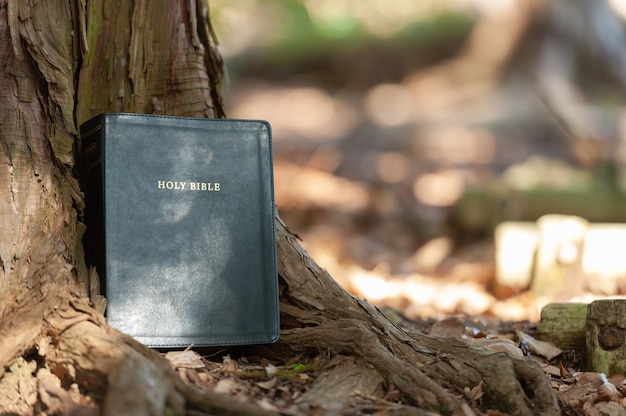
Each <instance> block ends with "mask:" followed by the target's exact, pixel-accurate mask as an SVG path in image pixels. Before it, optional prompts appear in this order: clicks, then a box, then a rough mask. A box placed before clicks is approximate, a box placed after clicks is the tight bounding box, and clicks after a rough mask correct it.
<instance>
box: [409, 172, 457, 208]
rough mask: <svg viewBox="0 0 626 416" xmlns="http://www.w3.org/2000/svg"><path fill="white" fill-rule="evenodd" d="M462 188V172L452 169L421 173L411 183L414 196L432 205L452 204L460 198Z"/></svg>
mask: <svg viewBox="0 0 626 416" xmlns="http://www.w3.org/2000/svg"><path fill="white" fill-rule="evenodd" d="M464 190H465V184H464V179H463V174H462V173H461V172H460V171H458V170H452V169H446V170H442V171H439V172H434V173H427V174H425V175H422V176H420V177H419V178H417V180H416V181H415V183H414V185H413V193H414V195H415V198H416V199H417V200H418V201H420V202H422V203H424V204H427V205H434V206H450V205H453V204H454V203H455V202H457V201H458V200H459V198H461V195H462V194H463V191H464Z"/></svg>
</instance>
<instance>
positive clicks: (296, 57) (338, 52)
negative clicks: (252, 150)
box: [216, 0, 626, 320]
mask: <svg viewBox="0 0 626 416" xmlns="http://www.w3.org/2000/svg"><path fill="white" fill-rule="evenodd" d="M248 1H249V3H250V7H249V8H248V9H246V8H242V7H236V8H234V7H232V6H231V5H228V4H226V3H223V2H219V1H217V2H216V5H217V9H218V10H217V13H216V16H217V19H216V22H217V24H218V25H219V24H220V18H221V16H223V17H224V21H225V22H227V23H228V22H231V21H232V19H235V18H237V19H240V21H244V20H245V19H248V20H246V21H248V22H249V23H250V24H249V25H248V26H247V28H246V31H244V32H243V33H242V34H240V35H239V34H238V35H237V39H235V38H233V39H229V38H224V39H223V42H222V49H223V52H224V55H225V56H226V57H227V58H229V60H230V62H231V63H232V66H231V68H232V73H231V76H232V78H233V79H236V80H237V81H238V82H237V83H233V84H231V85H230V86H228V87H227V90H226V103H227V106H228V107H229V110H228V114H229V116H230V117H234V118H261V119H267V120H269V121H270V122H271V124H272V127H273V133H274V140H275V149H274V151H275V160H276V164H275V186H276V201H277V206H278V210H279V213H280V215H281V217H282V218H283V219H284V220H285V222H286V223H287V224H288V225H289V227H290V228H291V229H292V230H293V231H294V232H296V233H297V234H298V235H299V236H300V237H301V238H302V239H303V245H304V247H305V248H306V249H307V250H308V251H309V252H310V253H311V254H312V256H313V257H314V258H315V259H316V260H317V261H318V262H319V263H320V265H322V266H323V267H325V268H327V269H328V270H329V272H330V273H331V274H332V276H333V277H334V278H335V279H336V280H337V281H338V282H339V283H340V284H341V285H342V286H344V287H345V288H346V289H348V290H349V291H351V292H352V293H354V294H355V295H357V296H360V297H364V298H366V299H367V300H368V301H369V302H371V303H373V304H376V305H378V306H389V307H393V308H395V309H396V310H398V311H400V312H402V313H404V314H405V315H406V316H407V317H410V318H417V317H422V318H424V317H443V316H446V315H480V316H497V317H500V318H501V319H509V320H520V319H533V320H537V319H539V312H540V310H541V307H542V306H543V305H544V304H545V303H546V302H549V301H550V300H551V298H549V297H546V296H543V295H541V294H538V293H537V292H534V291H532V290H531V285H532V277H531V276H529V275H528V270H532V269H533V268H534V267H536V264H535V262H536V253H535V251H536V250H538V249H539V247H540V246H541V244H542V238H544V240H545V238H547V237H540V236H539V235H538V234H537V233H536V231H533V230H535V228H534V227H536V223H535V221H537V220H538V219H539V218H540V217H541V216H542V215H544V214H551V213H563V214H574V215H578V216H580V217H581V218H584V219H586V220H588V221H589V223H590V224H591V225H593V224H594V223H599V222H620V221H625V222H626V213H624V211H621V208H620V207H621V205H620V204H621V202H614V201H619V198H620V197H619V196H618V195H619V193H613V192H614V191H615V190H616V189H619V192H622V191H625V190H626V188H625V187H624V184H625V183H626V180H624V178H625V177H626V175H625V174H624V173H623V172H624V169H623V167H622V165H623V163H624V160H625V159H626V157H625V156H624V149H625V148H626V146H624V143H625V142H624V137H626V133H624V132H625V131H626V129H625V128H624V126H625V125H626V124H625V123H624V122H623V120H624V116H623V114H625V113H626V110H624V108H626V107H625V106H626V102H624V100H623V99H622V98H621V95H622V94H621V92H617V91H621V89H622V88H626V83H623V82H622V81H621V79H622V78H621V76H620V75H619V72H620V71H621V69H620V68H622V66H621V65H623V63H624V62H626V55H625V54H624V53H622V52H620V51H619V48H616V47H615V45H617V44H620V45H621V47H626V45H622V44H621V43H620V42H622V40H623V39H624V38H621V37H619V36H615V33H618V29H616V28H615V26H614V22H616V21H617V20H614V19H618V18H619V17H616V16H621V15H620V14H619V13H617V14H615V13H613V12H612V10H613V11H616V12H620V11H621V10H624V2H623V1H621V0H611V1H609V2H607V3H606V4H604V6H602V5H598V6H597V9H593V13H595V14H594V15H595V16H596V17H597V18H598V19H606V20H605V21H606V27H603V26H602V25H599V24H598V22H595V23H594V22H591V21H589V22H587V21H585V20H584V19H582V18H580V19H578V17H579V14H580V16H582V15H588V14H589V13H591V9H592V6H591V5H584V6H581V8H580V9H571V10H570V12H569V13H570V15H569V16H570V17H572V16H574V17H572V19H577V20H571V19H570V20H571V21H572V22H576V23H575V24H574V23H571V24H569V23H567V24H566V23H565V22H566V20H567V19H565V14H563V13H562V12H563V10H564V9H561V8H560V7H567V6H566V5H565V3H563V2H557V3H558V4H555V5H554V7H546V8H542V7H543V6H541V5H539V4H535V3H533V2H527V1H524V0H507V1H499V2H495V3H494V2H491V1H484V0H446V1H420V2H415V1H403V0H397V1H392V2H389V1H382V0H381V1H370V2H362V1H356V0H335V1H317V0H314V1H309V0H302V1H296V2H293V4H291V6H290V7H291V9H290V8H289V7H286V6H285V4H282V3H279V2H268V3H267V4H268V6H267V10H266V12H265V13H266V16H267V18H264V19H257V20H262V21H264V22H265V23H260V22H253V20H254V19H253V18H251V17H250V16H252V15H253V14H254V13H256V12H257V11H258V10H259V9H258V2H255V1H252V0H248ZM496 3H497V4H496ZM264 4H265V3H264ZM237 13H239V14H240V16H238V17H235V15H236V14H237ZM536 13H539V14H541V13H543V14H545V18H544V19H543V20H538V19H535V16H536ZM571 13H574V14H571ZM576 13H578V14H576ZM620 13H621V12H620ZM577 16H578V17H577ZM607 16H608V17H607ZM564 19H565V20H564ZM267 22H271V23H270V24H269V25H268V23H267ZM435 22H436V23H435ZM622 23H623V22H622ZM222 24H223V23H222ZM264 25H265V26H264ZM585 25H588V26H585ZM244 27H245V25H244ZM584 28H588V29H589V33H590V35H589V39H588V40H587V41H583V40H582V39H581V38H580V37H579V36H577V35H576V33H575V32H576V31H578V32H581V31H582V30H583V29H584ZM281 30H283V31H282V32H281ZM248 31H249V32H250V33H252V32H253V31H256V38H255V37H254V36H251V35H250V33H248ZM581 33H582V32H581ZM603 39H604V40H605V41H606V43H603ZM246 42H247V44H246ZM589 45H595V47H596V50H597V51H603V52H597V53H599V54H600V55H597V54H596V55H591V56H594V58H593V59H596V60H597V59H603V60H605V61H606V62H607V63H609V62H611V63H612V64H611V65H608V64H607V65H606V66H605V69H606V71H605V72H602V69H597V68H596V69H593V68H594V65H593V64H590V65H588V64H583V63H584V62H586V61H588V60H589V59H590V58H589V56H590V55H588V50H587V48H588V46H589ZM604 46H606V48H605V47H604ZM244 48H247V50H248V51H250V50H252V49H254V50H256V51H259V50H261V51H262V52H261V53H255V54H254V55H252V54H250V53H243V50H244ZM281 48H282V49H281ZM263 51H266V52H263ZM281 51H283V52H282V53H281ZM263 53H266V54H267V56H266V57H264V56H263ZM620 54H621V55H620ZM599 57H600V58H599ZM273 59H275V60H274V61H272V60H273ZM613 64H614V65H613ZM612 68H613V69H612ZM599 74H604V75H599ZM261 80H262V81H261ZM592 191H593V196H589V194H588V193H589V192H592ZM558 192H562V193H563V194H559V193H558ZM614 198H617V199H614ZM590 201H596V202H595V203H590ZM601 201H605V202H601ZM606 201H612V202H606ZM506 221H518V222H520V223H521V222H524V223H525V224H526V225H527V226H528V228H526V229H525V228H524V227H522V226H519V227H518V226H516V227H513V229H507V230H506V232H505V233H500V231H497V230H496V228H497V226H498V225H499V224H501V223H504V222H506ZM620 238H622V237H621V234H620V233H618V232H613V231H607V232H604V231H601V230H596V229H594V228H593V227H592V226H590V228H589V235H588V236H587V244H588V250H587V251H586V252H585V253H587V254H585V257H584V258H583V257H581V258H580V261H582V262H583V263H584V268H585V273H587V274H590V275H593V274H594V273H595V274H598V273H599V274H602V275H605V276H613V277H607V278H606V279H608V280H606V281H605V283H603V284H598V283H594V284H587V285H582V286H580V287H577V289H576V291H574V292H575V293H574V292H572V293H568V296H569V297H568V298H561V299H560V300H570V299H578V300H581V299H585V300H587V301H588V300H590V299H595V298H596V297H597V296H606V295H612V296H619V295H622V294H624V293H626V284H623V283H622V280H623V277H624V276H626V264H623V262H622V261H621V260H618V257H619V255H618V249H616V248H612V249H609V247H619V244H620V243H619V241H622V240H620ZM618 240H619V241H618ZM604 241H606V243H603V242H604ZM546 244H547V242H546V241H543V247H546ZM501 245H504V246H506V247H513V249H512V250H510V251H503V252H499V251H498V247H499V246H501ZM556 250H557V251H558V253H559V256H560V257H559V256H557V257H559V258H560V261H564V262H565V263H568V262H571V261H578V260H576V259H578V257H577V256H578V255H579V254H582V251H581V250H580V248H576V246H574V245H572V244H569V245H568V244H564V245H563V246H562V247H559V248H557V249H556ZM572 259H574V260H572ZM600 269H601V271H598V270H600ZM499 275H507V276H509V279H510V280H509V281H508V282H507V285H508V286H507V285H504V284H501V283H500V282H498V276H499ZM516 279H517V280H516Z"/></svg>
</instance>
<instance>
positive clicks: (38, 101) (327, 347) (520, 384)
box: [0, 0, 558, 415]
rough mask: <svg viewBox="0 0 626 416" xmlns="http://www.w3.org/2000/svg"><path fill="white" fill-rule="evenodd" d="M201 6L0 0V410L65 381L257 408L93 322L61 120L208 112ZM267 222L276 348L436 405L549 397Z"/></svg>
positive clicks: (147, 400)
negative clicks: (353, 288) (384, 307)
mask: <svg viewBox="0 0 626 416" xmlns="http://www.w3.org/2000/svg"><path fill="white" fill-rule="evenodd" d="M206 15H207V10H206V7H205V3H204V2H201V1H200V0H179V1H176V0H163V1H161V2H157V3H155V2H151V3H150V4H148V2H147V1H146V0H135V1H119V0H118V1H101V0H100V1H97V0H93V1H86V2H84V1H78V0H76V1H61V0H55V1H47V2H43V1H40V2H28V1H26V0H21V1H18V0H9V1H7V0H0V55H1V56H0V62H2V65H0V77H1V79H2V81H1V82H2V85H3V88H1V89H0V109H1V110H2V111H0V114H1V116H0V117H1V118H2V119H1V122H0V142H1V144H2V145H1V146H0V264H1V266H2V272H3V276H2V277H1V279H2V280H1V281H0V297H1V299H2V302H1V303H0V363H1V364H2V366H1V367H0V413H14V414H31V413H33V411H44V412H46V413H47V414H55V413H59V414H69V413H72V414H90V413H94V411H93V410H91V409H88V408H84V407H81V406H79V405H77V404H75V403H74V401H73V400H72V398H71V395H70V393H68V391H71V390H72V389H79V390H80V391H81V392H82V393H83V394H86V395H88V396H89V397H91V399H92V400H93V402H94V403H95V404H97V405H98V406H99V408H100V414H103V415H121V414H132V415H163V414H168V415H181V414H190V413H193V414H208V413H210V414H215V413H219V414H228V413H232V414H241V413H248V414H265V413H267V412H266V411H263V410H261V409H258V408H254V407H252V406H251V405H249V404H246V403H242V402H239V401H236V400H234V399H232V398H230V397H225V396H222V395H215V394H209V393H205V392H199V391H198V390H196V389H195V388H193V387H190V386H188V385H186V384H185V383H184V382H183V381H182V380H181V379H180V378H179V377H178V376H177V375H176V373H175V372H174V370H173V369H172V368H171V366H170V365H169V363H167V362H166V361H165V360H164V359H163V358H162V357H161V356H160V355H159V354H158V353H157V352H155V351H152V350H150V349H148V348H146V347H144V346H142V345H140V344H139V343H137V342H135V341H134V340H133V339H132V338H130V337H128V336H125V335H123V334H120V333H119V332H117V331H115V330H113V329H111V328H109V327H107V325H106V323H105V321H104V318H103V317H102V315H101V314H100V313H98V312H96V310H94V309H93V306H94V305H93V303H91V302H90V300H89V297H88V294H89V290H90V289H93V287H92V288H90V287H89V277H88V276H89V273H88V272H87V270H86V268H85V265H84V262H83V253H82V246H81V244H80V241H81V235H82V231H83V230H82V226H81V224H80V222H79V216H80V212H81V210H82V209H83V202H82V196H81V194H80V191H79V188H78V184H77V181H76V178H75V176H74V174H73V163H74V162H73V153H72V148H73V145H74V140H75V138H76V130H77V125H79V124H80V123H82V122H83V121H85V120H87V119H88V118H89V117H91V116H93V115H95V114H97V113H100V112H104V111H128V112H138V113H165V114H170V115H186V116H198V117H207V116H212V117H222V116H223V115H224V114H223V111H222V108H221V103H220V101H219V93H218V89H217V86H218V84H219V78H220V70H221V69H220V68H221V67H220V65H221V64H220V61H219V57H218V55H217V54H216V53H215V48H214V45H213V44H212V41H211V36H210V29H209V27H208V25H207V21H206ZM233 30H236V28H233ZM277 236H278V250H279V274H280V276H281V282H282V294H281V313H282V318H283V331H282V336H281V341H280V343H279V344H277V345H275V346H274V347H273V349H274V350H275V351H276V352H278V353H280V352H281V351H285V350H287V351H289V352H293V351H307V352H311V353H314V354H316V353H320V352H321V353H324V354H327V353H330V354H332V355H337V356H339V355H344V356H353V357H355V358H354V359H355V360H357V361H356V362H358V363H359V365H363V366H365V367H366V368H364V371H363V377H364V378H366V379H367V380H369V381H367V382H365V380H363V383H364V384H360V386H361V388H365V387H367V388H368V389H371V391H372V392H373V393H375V392H376V391H377V387H376V386H377V385H378V384H379V383H380V380H382V379H386V380H387V381H388V382H391V383H393V384H394V385H395V386H397V388H398V389H400V390H401V391H402V392H403V393H404V394H405V395H406V396H407V397H408V398H409V399H410V400H411V402H412V403H413V404H414V405H416V406H417V407H420V408H427V409H434V410H437V411H441V412H443V413H451V412H453V411H454V410H455V409H457V408H459V406H460V403H461V402H462V400H463V398H462V397H463V394H464V390H463V387H470V388H471V387H476V386H477V385H479V384H480V383H481V382H482V383H483V385H484V387H483V389H484V391H485V399H484V400H485V401H484V405H485V407H486V408H498V409H501V410H503V411H507V412H516V413H517V414H538V413H544V414H555V413H557V412H558V407H557V404H556V400H555V398H554V396H553V395H552V392H551V389H550V386H549V385H548V381H547V379H546V378H545V376H544V374H543V372H542V371H541V369H540V368H539V367H538V366H537V365H536V364H534V362H533V361H530V360H526V359H523V358H516V357H511V356H508V355H505V354H496V353H492V352H489V351H487V350H483V349H478V348H470V347H468V346H467V345H465V344H463V343H461V342H451V341H450V340H442V339H435V338H429V337H426V336H424V335H420V334H416V333H408V332H405V331H404V330H402V329H400V328H398V327H396V326H395V325H394V324H392V323H391V322H390V321H389V320H387V319H386V318H385V317H384V315H383V314H381V313H380V312H379V311H378V310H377V309H375V308H373V307H372V306H370V305H369V304H368V303H366V302H364V301H362V300H359V299H356V298H354V297H352V296H351V295H349V294H348V293H347V292H346V291H344V290H343V289H342V288H341V287H339V286H338V285H337V284H336V283H335V281H334V280H333V279H332V278H331V277H330V276H329V275H328V274H327V273H326V272H325V271H323V270H321V269H320V268H319V267H318V266H317V265H316V264H315V263H314V261H313V260H312V259H311V258H310V257H309V256H308V255H307V254H306V253H305V252H304V251H303V250H302V249H301V248H300V246H299V245H298V243H297V241H296V238H295V237H294V236H293V235H292V234H291V233H290V232H289V231H288V230H287V229H286V227H284V225H283V224H282V223H281V222H280V221H279V222H278V224H277ZM341 368H345V369H346V370H345V371H346V372H349V373H350V372H351V373H352V374H354V371H356V370H355V366H354V365H352V366H348V364H342V366H341ZM329 377H330V376H329ZM330 379H333V380H334V379H335V378H330ZM330 379H329V378H328V377H326V378H324V377H320V382H319V383H320V384H318V386H317V387H316V389H318V390H319V391H323V388H324V386H323V383H325V382H328V380H330ZM353 379H354V377H348V378H347V379H345V381H346V383H348V382H349V383H353V382H354V380H353ZM325 380H326V381H325ZM343 384H344V383H342V382H339V383H338V384H337V389H339V388H340V387H341V388H343V389H344V391H346V390H345V389H346V388H348V389H349V388H350V387H349V386H348V387H345V386H343ZM350 386H352V384H350ZM314 392H315V390H314V391H313V393H311V395H310V396H308V397H307V398H305V400H315V396H314ZM73 412H76V413H73ZM415 414H420V412H419V411H416V413H415Z"/></svg>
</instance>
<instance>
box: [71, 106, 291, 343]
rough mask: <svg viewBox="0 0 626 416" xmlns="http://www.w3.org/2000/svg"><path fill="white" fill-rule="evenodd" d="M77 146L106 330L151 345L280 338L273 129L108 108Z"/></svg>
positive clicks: (88, 246) (88, 251)
mask: <svg viewBox="0 0 626 416" xmlns="http://www.w3.org/2000/svg"><path fill="white" fill-rule="evenodd" d="M81 140H82V141H81V149H82V150H81V153H82V160H81V165H82V172H81V182H82V186H83V191H84V194H85V202H86V208H85V223H86V225H87V232H86V234H85V238H84V243H85V255H86V259H87V263H88V264H89V265H93V266H95V267H96V269H97V271H98V273H99V275H100V279H101V285H102V288H103V292H104V295H105V296H106V298H107V310H106V317H107V321H108V322H109V324H110V325H111V326H113V327H114V328H117V329H119V330H120V331H122V332H125V333H127V334H129V335H132V336H133V337H134V338H136V339H137V340H138V341H140V342H142V343H144V344H146V345H148V346H151V347H186V346H188V345H190V344H194V345H196V346H225V345H244V344H263V343H271V342H274V341H276V340H277V339H278V334H279V309H278V281H277V272H276V241H275V228H274V216H275V212H274V209H275V208H274V196H273V173H272V148H271V130H270V126H269V124H268V123H267V122H264V121H253V120H218V119H201V118H185V117H168V116H154V115H139V114H123V113H112V114H101V115H99V116H97V117H95V118H93V119H91V120H89V121H88V122H86V123H84V124H83V125H82V126H81Z"/></svg>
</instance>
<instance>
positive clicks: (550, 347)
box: [515, 330, 563, 361]
mask: <svg viewBox="0 0 626 416" xmlns="http://www.w3.org/2000/svg"><path fill="white" fill-rule="evenodd" d="M515 334H516V335H517V337H518V339H519V342H520V343H524V344H526V346H527V347H528V349H529V350H530V352H532V353H533V354H537V355H540V356H542V357H544V358H545V359H547V360H548V361H550V360H552V359H553V358H556V357H557V356H559V355H560V354H561V353H562V352H563V351H562V350H561V349H560V348H558V347H556V346H555V345H554V344H552V343H551V342H545V341H539V340H536V339H535V338H533V337H531V336H530V335H528V334H527V333H525V332H522V331H519V330H517V331H515Z"/></svg>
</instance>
